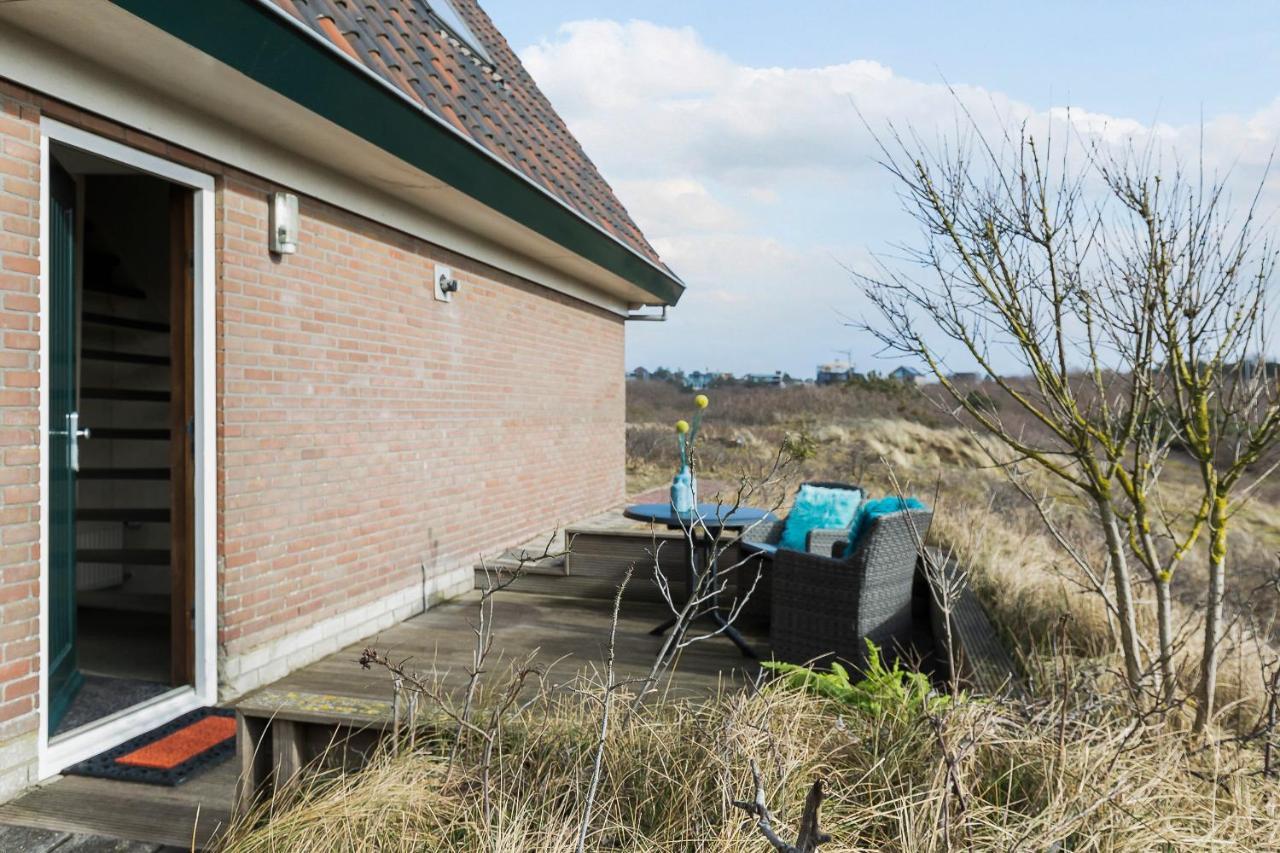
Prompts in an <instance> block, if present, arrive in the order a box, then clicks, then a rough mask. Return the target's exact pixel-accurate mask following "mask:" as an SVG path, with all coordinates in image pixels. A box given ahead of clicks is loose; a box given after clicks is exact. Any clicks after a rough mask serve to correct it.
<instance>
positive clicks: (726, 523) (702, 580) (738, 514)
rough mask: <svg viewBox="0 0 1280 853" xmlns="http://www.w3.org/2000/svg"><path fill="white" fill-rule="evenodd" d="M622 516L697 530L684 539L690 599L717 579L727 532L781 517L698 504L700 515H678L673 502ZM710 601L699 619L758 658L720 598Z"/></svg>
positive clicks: (658, 631) (665, 624)
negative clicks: (719, 543) (718, 544)
mask: <svg viewBox="0 0 1280 853" xmlns="http://www.w3.org/2000/svg"><path fill="white" fill-rule="evenodd" d="M622 514H623V515H624V516H626V517H627V518H630V519H633V520H635V521H647V522H650V523H651V524H663V525H666V527H667V528H669V529H671V530H693V533H692V535H686V536H685V537H684V542H685V548H686V556H687V558H688V559H687V560H686V561H685V565H686V566H687V572H686V576H687V583H686V585H685V591H686V592H685V594H686V596H688V597H689V598H692V597H693V596H695V595H702V594H704V593H703V592H702V588H703V585H704V584H708V583H710V582H711V580H712V579H713V578H715V575H716V566H715V541H716V539H718V538H719V537H720V534H721V533H723V532H724V531H726V530H743V529H745V528H747V527H750V526H751V525H753V524H759V523H763V522H769V521H776V520H777V516H775V515H774V514H773V513H771V512H769V511H768V510H764V509H756V508H755V507H738V508H737V509H734V508H733V507H732V506H726V505H724V504H713V503H700V504H698V508H697V510H696V512H695V511H690V512H676V510H675V507H673V506H672V505H671V504H670V503H665V504H660V503H652V504H633V505H632V506H629V507H627V508H626V509H625V510H623V512H622ZM695 528H696V529H695ZM699 531H701V535H699ZM686 600H687V599H686ZM709 600H710V604H711V606H710V608H709V609H708V610H707V611H706V612H704V613H699V614H698V615H697V617H696V618H697V619H706V620H709V621H710V622H711V623H712V624H714V625H715V626H716V630H717V632H718V633H721V634H724V636H725V637H727V638H728V639H729V640H730V641H731V642H732V643H733V644H734V645H735V646H737V647H738V650H739V651H741V652H742V654H743V655H744V656H746V657H749V658H755V657H758V655H757V654H756V651H755V649H753V648H751V645H750V644H749V643H747V641H746V639H744V638H743V636H742V634H740V633H738V629H737V628H734V627H733V626H732V625H730V624H729V623H728V621H726V620H725V618H724V616H723V615H722V614H721V613H720V608H719V606H718V604H717V601H716V596H715V595H714V594H709ZM675 624H676V619H675V618H672V619H668V620H667V621H666V622H663V623H662V624H661V625H659V626H658V627H656V628H654V629H653V630H652V631H650V632H649V633H651V634H655V635H661V634H663V633H665V632H666V631H668V630H670V629H671V627H672V626H674V625H675Z"/></svg>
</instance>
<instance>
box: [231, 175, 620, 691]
mask: <svg viewBox="0 0 1280 853" xmlns="http://www.w3.org/2000/svg"><path fill="white" fill-rule="evenodd" d="M268 190H269V186H268V185H266V184H264V183H261V182H257V181H253V180H246V179H240V178H232V179H230V180H228V181H226V182H225V183H224V184H223V185H222V187H221V191H220V198H219V206H220V209H221V210H222V211H223V215H222V234H221V237H220V239H221V241H222V242H221V246H220V256H221V258H222V274H221V280H220V283H219V297H218V299H219V330H218V346H219V366H220V375H221V377H222V380H223V385H222V391H223V394H222V399H221V402H222V405H221V408H220V412H219V419H220V420H219V429H220V430H221V435H220V439H221V440H220V442H219V467H220V472H219V473H220V478H221V480H220V485H219V494H220V496H221V500H222V506H221V517H222V519H223V526H222V530H221V532H220V537H221V538H220V542H219V552H220V553H221V554H222V555H223V557H224V560H225V568H224V583H225V587H224V588H225V595H224V597H223V601H222V608H223V609H222V612H221V633H220V637H219V641H220V643H221V644H222V650H223V653H224V655H225V657H226V660H225V662H224V667H223V674H224V682H225V683H224V687H225V688H229V690H230V691H234V692H238V691H241V690H244V689H248V688H250V687H252V686H255V685H256V684H259V683H262V682H263V681H265V680H269V679H271V678H273V677H278V676H279V675H282V674H283V673H284V672H285V671H287V669H289V668H292V664H293V663H300V662H302V660H304V659H305V658H306V657H311V659H314V656H315V655H316V653H317V647H316V645H315V643H317V642H318V641H321V640H323V647H324V649H325V651H332V650H334V649H337V648H339V647H341V646H342V645H345V644H347V643H351V642H354V641H355V640H357V639H359V638H360V637H361V636H364V635H367V634H369V633H370V630H371V629H370V628H369V626H370V625H373V624H377V625H378V627H381V626H382V625H385V624H390V623H391V622H392V621H394V620H395V619H399V618H403V617H404V616H405V615H408V613H411V612H414V611H415V610H418V609H421V607H422V605H423V595H424V593H423V582H424V580H425V581H426V582H427V586H428V588H429V591H430V589H433V588H435V587H437V586H439V585H440V584H441V583H442V582H443V584H444V585H445V586H446V587H447V588H448V591H450V592H457V591H459V590H461V589H466V588H468V587H470V586H471V584H472V580H473V576H472V572H471V570H472V567H473V565H474V564H475V562H476V561H477V559H478V557H479V556H480V554H481V553H482V552H492V551H494V550H495V549H500V548H502V547H506V546H510V545H512V544H515V543H517V542H519V541H520V540H522V539H525V538H528V537H529V536H531V535H533V534H536V533H538V532H539V531H542V530H550V529H551V528H552V527H554V526H556V525H557V524H563V523H566V522H570V521H573V520H576V519H578V518H580V517H582V516H584V515H587V514H589V513H592V512H595V511H598V510H600V509H602V508H604V507H607V506H609V505H610V504H614V503H618V502H621V500H622V498H623V489H624V482H623V477H624V459H623V454H624V418H625V415H624V400H623V394H624V382H623V374H624V367H623V324H622V322H621V320H620V319H619V318H617V317H615V316H612V315H609V314H606V313H605V312H603V311H600V310H599V309H595V308H591V307H589V306H586V305H583V304H582V303H578V302H575V301H573V300H571V299H570V298H568V297H564V296H560V295H558V294H554V293H552V292H551V291H548V290H545V289H542V288H539V287H536V286H534V285H530V284H527V283H524V282H522V281H520V280H517V279H515V278H514V277H511V276H506V275H504V274H501V273H498V272H496V271H492V270H481V269H478V268H475V266H474V265H471V264H468V262H466V261H465V260H464V259H463V258H461V257H458V256H456V255H452V254H450V253H449V252H446V251H443V250H439V249H434V248H432V247H430V246H428V245H426V244H424V243H422V242H420V241H416V240H413V239H412V238H408V237H405V236H403V235H400V234H398V233H396V232H393V231H390V230H388V229H385V228H381V227H379V226H376V225H373V224H371V223H368V222H367V221H364V220H360V219H357V218H356V217H353V216H350V215H347V214H345V213H343V212H341V211H338V210H335V209H333V208H330V207H328V206H325V205H323V204H320V203H316V202H311V201H309V200H307V199H303V200H302V214H303V225H302V235H301V240H300V249H299V253H298V254H297V255H292V256H284V257H281V258H272V257H271V256H270V255H268V254H267V252H266V251H265V246H264V244H265V236H264V235H265V234H266V232H267V221H266V217H267V205H266V196H267V192H268ZM435 260H443V261H445V262H447V263H450V264H452V265H453V268H454V272H455V274H456V275H457V276H458V278H459V279H460V281H461V290H460V291H459V292H458V293H457V294H455V296H454V299H453V302H452V303H448V304H446V303H442V302H438V301H436V300H435V299H434V298H433V296H432V286H431V275H432V272H431V271H432V268H433V267H432V264H433V261H435ZM441 579H443V581H442V580H441ZM396 592H399V593H401V595H400V596H399V597H397V596H395V595H394V594H392V593H396ZM428 594H429V592H428ZM351 613H362V614H364V615H362V616H361V617H360V618H359V619H358V620H356V621H357V622H358V623H359V625H358V626H356V627H353V626H350V625H349V624H347V623H348V622H349V621H350V617H349V614H351ZM324 620H330V621H329V623H328V624H329V625H330V626H331V627H332V630H318V631H310V632H308V633H307V634H302V635H299V634H297V633H296V632H298V631H299V630H301V629H305V628H307V627H308V626H314V625H316V624H317V623H318V622H323V621H324ZM334 631H336V632H338V636H336V637H335V636H334V635H333V632H334ZM264 643H266V644H268V645H267V646H266V647H264V646H263V644H264ZM273 643H278V644H279V645H278V647H277V648H273V647H272V645H271V644H273ZM254 649H257V652H256V653H251V650H254Z"/></svg>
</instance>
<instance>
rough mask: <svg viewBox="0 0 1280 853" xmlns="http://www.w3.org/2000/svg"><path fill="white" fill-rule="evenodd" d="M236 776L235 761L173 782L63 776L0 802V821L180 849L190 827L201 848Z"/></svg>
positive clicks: (223, 815)
mask: <svg viewBox="0 0 1280 853" xmlns="http://www.w3.org/2000/svg"><path fill="white" fill-rule="evenodd" d="M235 777H236V769H235V762H227V763H225V764H222V765H219V766H218V767H214V768H211V769H209V770H208V771H206V772H205V773H202V774H200V775H199V776H196V777H195V778H194V779H192V780H191V781H189V782H187V783H185V784H183V785H179V786H177V787H174V788H168V787H165V786H161V785H142V784H138V783H133V782H120V781H116V780H113V779H94V778H90V777H85V776H65V777H63V778H61V779H58V780H56V781H54V782H51V783H49V784H46V785H42V786H40V787H38V788H35V789H34V790H32V791H29V792H27V793H26V794H24V795H22V796H21V797H19V798H18V799H16V800H14V801H12V802H10V803H7V804H5V805H3V806H0V824H12V825H17V826H24V827H30V828H36V829H43V830H47V831H55V832H62V833H80V834H85V835H98V836H109V837H111V838H114V839H120V840H129V841H138V842H142V843H148V844H152V845H170V846H173V847H178V848H180V849H183V850H190V848H191V841H192V837H193V832H192V830H193V828H195V829H196V830H197V831H196V832H195V833H194V837H195V839H196V844H197V846H198V847H200V848H205V847H208V846H209V844H210V841H211V840H212V838H213V836H214V834H215V833H216V832H218V831H220V830H221V829H222V828H223V827H225V826H226V825H227V822H228V820H229V818H230V815H231V799H232V793H233V786H234V784H235ZM197 814H198V818H199V824H198V826H197V823H196V820H197ZM0 837H2V836H0ZM7 849H8V848H6V847H3V846H0V850H6V851H7ZM126 849H127V848H126ZM59 850H61V848H59Z"/></svg>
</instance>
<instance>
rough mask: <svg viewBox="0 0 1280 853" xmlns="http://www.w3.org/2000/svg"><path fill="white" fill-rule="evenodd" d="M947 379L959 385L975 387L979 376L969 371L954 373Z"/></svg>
mask: <svg viewBox="0 0 1280 853" xmlns="http://www.w3.org/2000/svg"><path fill="white" fill-rule="evenodd" d="M947 379H949V380H951V381H952V382H954V383H956V384H957V385H973V384H976V383H977V382H978V381H979V377H978V374H976V373H972V372H968V371H961V372H959V373H953V374H951V375H950V376H948V377H947Z"/></svg>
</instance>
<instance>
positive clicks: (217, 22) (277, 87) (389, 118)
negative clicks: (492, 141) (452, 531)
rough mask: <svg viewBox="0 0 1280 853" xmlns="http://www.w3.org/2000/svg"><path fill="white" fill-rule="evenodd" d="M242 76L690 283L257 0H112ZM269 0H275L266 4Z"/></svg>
mask: <svg viewBox="0 0 1280 853" xmlns="http://www.w3.org/2000/svg"><path fill="white" fill-rule="evenodd" d="M112 2H114V3H115V4H116V5H118V6H120V7H121V8H122V9H124V10H126V11H128V12H129V13H131V14H133V15H135V16H137V17H138V18H141V19H142V20H144V21H146V22H147V23H149V24H151V25H152V26H155V27H157V28H159V29H161V30H164V31H165V32H167V33H169V34H170V35H171V36H173V37H174V38H177V39H180V40H181V41H183V42H185V43H187V44H189V45H191V46H192V47H194V48H196V49H197V50H200V51H201V52H203V53H205V54H208V55H209V56H212V57H213V58H214V59H216V60H218V61H219V62H222V63H224V64H226V65H227V66H229V67H231V68H234V69H235V70H236V71H238V72H240V73H241V74H244V75H245V76H246V77H248V78H250V79H252V80H254V81H255V82H257V83H260V84H261V85H263V86H266V87H267V88H269V89H272V90H273V91H275V92H278V93H279V94H280V95H282V96H284V97H286V98H289V99H290V100H291V101H293V102H295V103H297V104H299V105H300V106H302V107H305V108H306V109H308V110H310V111H311V112H314V113H316V114H317V115H319V116H321V117H323V118H324V119H326V120H328V121H331V122H333V123H334V124H336V125H338V126H339V127H342V128H343V129H344V130H347V131H348V132H350V133H352V134H354V135H356V136H358V137H360V138H362V139H364V140H366V141H367V142H369V143H371V144H373V145H376V146H377V147H379V148H381V149H382V150H384V151H386V152H388V153H389V154H391V155H393V156H395V157H397V158H399V159H400V160H403V161H404V162H405V163H408V164H409V165H411V166H413V167H414V168H416V169H419V170H421V171H422V172H424V173H425V174H428V175H431V176H433V177H435V178H437V179H439V180H441V181H443V182H445V183H447V184H449V185H450V186H452V187H454V188H455V189H457V190H459V191H460V192H462V193H465V194H466V195H468V196H470V197H472V198H474V199H475V200H476V201H479V202H480V203H482V204H484V205H486V206H487V207H490V208H492V209H493V210H495V211H497V212H498V213H500V214H502V215H503V216H506V217H509V218H510V219H512V220H514V221H516V222H519V223H520V224H521V225H524V226H525V227H527V228H529V229H531V230H533V231H535V232H537V233H538V234H541V235H542V236H543V237H546V238H547V239H549V240H551V241H553V242H554V243H556V244H558V245H560V246H562V247H564V248H565V249H568V250H569V251H571V252H573V253H574V254H576V255H578V256H579V257H581V258H583V259H584V260H586V261H588V262H590V263H592V264H595V265H597V266H599V267H601V268H603V269H605V270H607V271H609V272H610V273H612V274H614V275H617V276H618V277H620V278H622V279H624V280H626V281H629V282H631V283H632V284H634V285H635V286H637V287H639V288H640V289H641V290H643V291H644V292H646V293H648V294H651V295H652V296H653V297H654V301H653V303H651V304H659V305H675V304H676V303H677V302H678V301H679V299H680V296H681V294H682V293H683V292H684V284H683V282H681V281H680V279H679V278H678V277H676V276H675V275H674V274H672V273H671V272H670V271H668V270H666V269H664V268H663V267H661V266H660V265H658V264H655V263H654V262H652V261H651V260H649V259H648V258H646V257H644V256H643V255H641V254H640V253H639V252H637V251H636V250H635V249H633V248H631V247H630V246H628V245H626V244H625V243H623V242H622V241H620V240H619V239H618V238H616V237H615V236H613V235H611V234H609V233H607V232H606V231H604V230H603V229H602V228H601V227H600V226H599V225H597V224H596V223H594V222H591V221H590V220H588V219H586V218H585V217H584V216H583V215H582V214H580V213H579V212H578V211H576V210H573V209H572V208H570V207H569V206H568V205H566V204H565V203H564V202H562V201H560V200H559V199H558V198H556V197H555V196H553V195H551V194H550V193H549V192H547V191H546V190H545V189H543V188H542V187H540V186H538V185H536V184H534V183H533V182H532V181H530V180H529V179H528V178H527V177H526V176H525V175H523V174H521V173H519V172H518V171H516V170H515V169H514V168H512V167H511V166H510V165H508V164H507V163H505V162H503V161H502V160H500V159H499V158H497V157H496V156H495V155H493V154H492V153H490V152H489V151H487V150H485V149H484V148H483V147H482V146H480V145H479V144H478V143H476V142H475V141H473V140H471V139H469V138H467V137H465V136H464V135H463V134H461V133H460V132H458V131H457V129H456V128H453V127H452V126H450V125H449V124H448V123H447V122H445V121H443V120H442V119H440V118H439V117H438V116H436V115H434V114H433V113H431V112H430V111H429V110H427V109H425V108H424V107H422V106H421V105H420V104H417V103H414V102H413V101H412V100H410V99H409V98H408V97H407V96H405V95H404V93H402V92H399V91H398V90H396V89H395V88H394V87H392V86H391V85H390V84H388V83H386V81H383V80H382V79H381V78H379V77H377V76H376V75H374V74H373V73H372V72H370V71H369V70H368V69H366V68H364V67H362V66H360V65H359V64H358V63H356V62H355V61H354V60H352V59H351V58H350V57H349V56H347V55H345V54H344V53H342V52H341V51H340V50H338V49H337V48H336V47H334V46H333V45H330V44H328V43H327V42H325V41H324V40H323V38H322V37H320V36H319V35H318V34H316V33H314V31H312V30H310V28H308V27H306V25H305V24H303V23H302V22H301V21H297V20H295V19H293V18H292V17H290V16H288V15H287V14H282V13H281V12H280V11H279V10H278V9H276V8H275V7H274V6H270V4H264V3H262V2H260V0H202V2H200V3H173V2H171V0H112ZM269 6H270V7H269Z"/></svg>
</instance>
